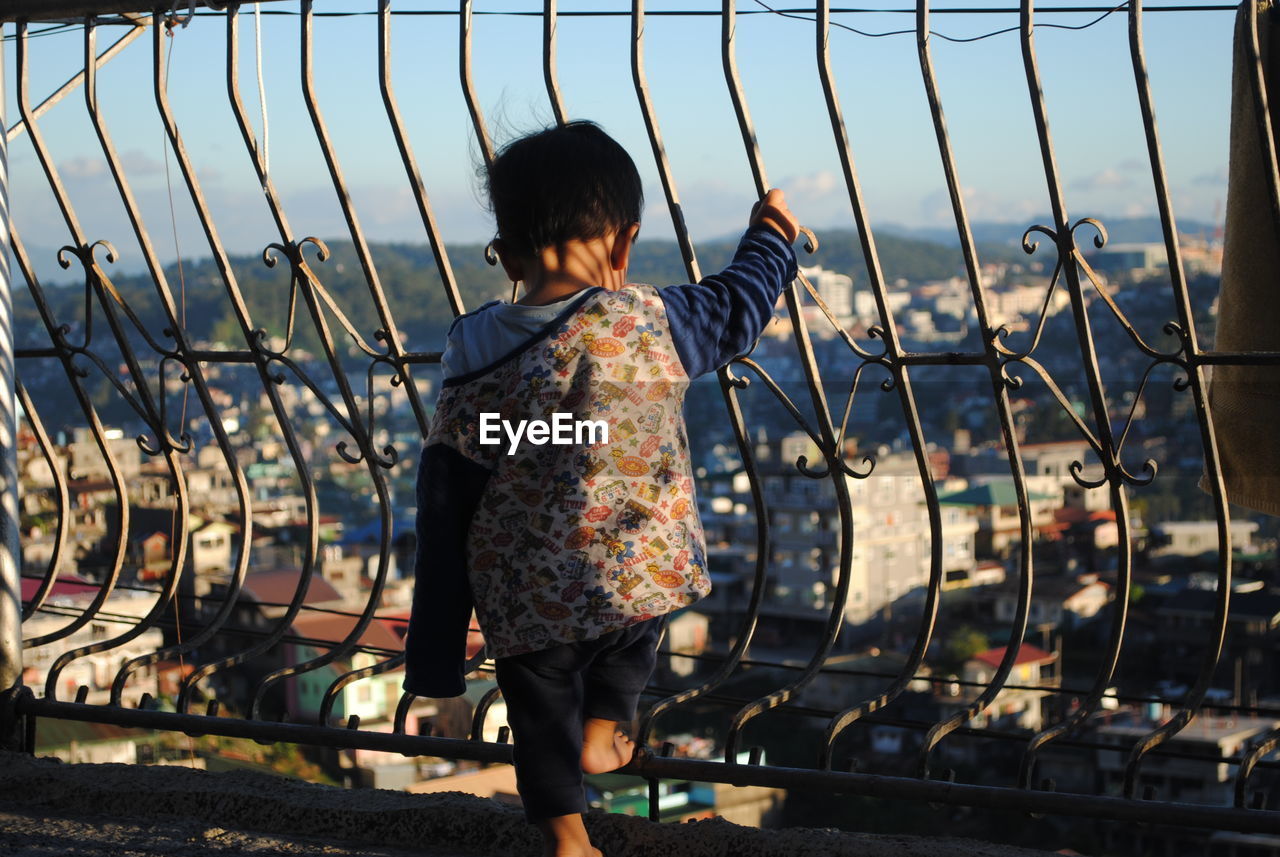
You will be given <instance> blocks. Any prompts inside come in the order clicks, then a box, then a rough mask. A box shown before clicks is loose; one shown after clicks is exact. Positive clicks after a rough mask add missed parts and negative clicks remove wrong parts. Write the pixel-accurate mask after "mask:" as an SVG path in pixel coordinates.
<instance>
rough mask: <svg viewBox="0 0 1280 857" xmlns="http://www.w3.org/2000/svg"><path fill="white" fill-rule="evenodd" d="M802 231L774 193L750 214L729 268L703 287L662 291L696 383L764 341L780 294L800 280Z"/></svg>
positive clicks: (675, 340) (675, 337)
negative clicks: (798, 253) (798, 244)
mask: <svg viewBox="0 0 1280 857" xmlns="http://www.w3.org/2000/svg"><path fill="white" fill-rule="evenodd" d="M798 232H799V226H798V224H797V222H796V219H795V216H794V215H792V213H791V212H790V211H789V210H788V209H787V204H786V200H785V199H784V198H783V194H782V191H780V190H776V189H775V190H771V191H769V194H768V196H766V197H765V199H764V200H762V201H761V202H758V203H756V205H755V207H754V208H753V209H752V210H751V225H750V226H749V227H748V229H747V232H746V234H745V235H743V236H742V241H741V242H739V244H738V250H737V252H736V253H734V256H733V261H732V262H730V263H729V266H728V267H727V268H725V269H724V270H723V271H721V272H720V273H718V274H712V275H710V276H708V277H703V279H702V282H700V283H694V284H691V285H681V286H668V287H667V288H665V289H660V290H659V292H658V294H660V295H661V296H662V301H663V304H664V305H665V306H666V310H667V322H668V324H669V325H670V326H671V337H672V342H673V344H674V345H675V349H676V352H677V353H678V354H679V355H680V361H681V363H683V364H684V369H685V372H687V373H688V375H689V378H690V379H691V380H692V379H693V378H696V377H698V376H699V375H704V374H706V373H707V372H714V371H715V370H716V369H719V368H720V367H721V366H723V365H725V364H726V363H728V362H729V361H730V360H732V359H733V358H734V357H737V356H738V355H739V354H742V353H743V352H745V351H746V350H747V349H749V348H750V347H751V345H752V343H754V342H755V341H756V339H757V338H759V336H760V334H761V332H762V331H763V330H764V328H765V325H767V324H768V323H769V320H770V319H771V318H773V305H774V304H775V303H776V302H777V300H778V295H779V294H781V293H782V290H783V288H785V287H786V285H787V283H790V282H791V281H792V280H794V279H795V277H796V254H795V251H794V250H793V249H792V248H791V242H792V241H795V240H796V236H797V234H798Z"/></svg>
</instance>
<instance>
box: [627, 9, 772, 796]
mask: <svg viewBox="0 0 1280 857" xmlns="http://www.w3.org/2000/svg"><path fill="white" fill-rule="evenodd" d="M644 18H645V9H644V0H632V5H631V75H632V82H633V83H634V85H635V90H636V100H637V102H638V103H639V105H640V111H641V114H642V115H643V117H644V122H645V130H646V132H647V134H648V136H649V145H650V148H651V149H652V150H653V157H654V162H655V164H656V166H657V169H658V175H659V177H660V179H661V181H662V191H663V194H664V196H665V197H666V200H667V210H668V212H669V213H670V215H671V223H672V227H673V228H674V230H675V234H676V241H677V243H678V244H679V246H680V255H681V257H682V258H683V260H684V265H685V272H686V274H687V276H688V277H689V280H690V281H691V282H698V281H699V280H701V279H702V273H701V270H700V267H699V265H698V257H697V253H696V252H695V250H694V247H693V241H692V240H691V239H690V236H689V229H688V226H687V225H686V224H685V221H684V213H683V211H682V209H681V208H680V200H679V196H678V194H677V191H676V183H675V177H674V175H673V174H672V171H671V163H670V161H669V160H668V159H667V153H666V148H665V147H664V146H663V144H662V135H661V131H660V130H659V128H658V117H657V114H656V112H655V110H654V107H653V99H652V98H651V97H650V94H649V83H648V80H647V78H646V76H645V71H644ZM716 380H717V382H718V383H719V385H720V392H721V396H722V398H723V399H724V403H725V409H726V412H727V413H728V416H729V422H730V425H731V426H732V428H733V436H734V442H735V443H736V445H737V448H738V455H739V457H740V458H741V460H742V463H743V467H744V468H745V470H746V473H747V480H748V484H749V485H750V490H751V500H752V505H753V507H754V508H755V510H756V560H755V569H754V572H753V575H752V580H751V595H750V598H749V600H748V603H747V606H746V611H745V613H744V615H743V620H742V624H741V626H740V627H739V628H738V633H737V635H736V638H735V641H734V644H733V646H732V648H731V649H730V651H729V654H728V657H726V658H725V660H724V662H723V663H721V664H720V666H719V667H718V668H717V669H716V671H715V672H714V673H713V674H712V675H711V676H709V677H708V678H707V679H706V680H705V681H703V682H702V683H701V684H699V685H698V686H697V687H693V688H689V689H686V690H683V691H680V692H678V693H674V694H670V695H668V696H666V697H665V698H663V699H659V700H658V701H656V702H655V703H654V704H653V705H651V706H649V709H648V711H646V712H645V713H644V714H643V715H642V717H641V719H640V727H639V730H638V733H637V739H636V743H637V744H639V745H640V746H642V747H643V746H647V744H648V742H649V741H650V739H651V737H652V733H653V729H654V727H655V724H656V723H657V719H658V718H659V717H660V716H661V715H662V714H664V713H666V712H667V711H670V710H671V709H673V708H675V707H676V706H678V705H683V704H686V703H688V702H691V701H692V700H694V699H697V698H699V697H702V696H705V695H707V694H709V693H711V692H712V691H714V690H715V689H716V688H718V687H720V686H721V685H722V684H724V682H725V681H726V680H727V679H728V678H729V676H730V675H732V674H733V672H734V670H736V669H737V668H738V664H739V662H740V661H741V659H742V657H743V655H744V654H746V651H747V648H748V647H749V646H750V645H751V639H752V637H753V635H754V634H755V629H756V625H757V623H758V621H759V618H760V608H761V606H762V605H763V603H764V596H765V570H766V566H767V563H768V560H769V544H770V542H769V515H768V508H767V506H766V504H765V499H764V491H763V489H762V487H761V484H760V474H759V470H758V468H757V466H756V463H755V452H754V450H753V448H752V442H751V439H750V437H749V436H748V433H747V428H746V422H745V419H744V417H743V414H742V406H741V404H740V403H739V401H738V389H739V388H740V387H742V386H743V383H742V381H741V379H737V378H735V377H734V376H733V374H732V373H731V372H730V371H729V369H728V367H722V368H720V369H718V370H717V371H716ZM649 809H650V813H651V814H653V813H656V812H657V806H656V803H651V805H650V808H649Z"/></svg>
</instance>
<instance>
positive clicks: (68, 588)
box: [22, 574, 98, 602]
mask: <svg viewBox="0 0 1280 857" xmlns="http://www.w3.org/2000/svg"><path fill="white" fill-rule="evenodd" d="M43 580H44V578H43V576H41V577H23V578H22V600H23V601H28V602H29V601H30V600H31V599H32V598H35V597H36V593H37V592H38V591H39V590H40V584H41V583H42V582H43ZM97 591H98V584H96V583H90V582H89V581H87V580H84V579H82V578H79V577H76V576H75V575H71V574H60V575H58V579H57V580H56V581H55V582H54V584H53V588H52V589H50V590H49V597H50V598H57V597H59V596H64V595H83V594H85V593H86V592H93V593H96V592H97Z"/></svg>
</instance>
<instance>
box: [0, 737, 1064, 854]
mask: <svg viewBox="0 0 1280 857" xmlns="http://www.w3.org/2000/svg"><path fill="white" fill-rule="evenodd" d="M6 808H7V809H9V810H12V811H14V812H15V813H16V814H19V815H21V816H23V817H25V818H27V819H31V818H33V817H35V816H38V815H39V814H40V813H41V812H42V811H43V812H44V813H47V815H48V816H49V818H50V819H51V823H52V821H54V820H56V819H62V820H67V819H76V818H78V817H82V816H88V817H106V818H110V819H118V820H121V821H131V820H132V821H136V820H139V819H145V818H153V819H159V820H163V821H164V822H166V823H168V824H172V823H173V822H174V821H175V820H180V819H185V820H190V821H195V822H198V823H200V824H201V825H210V826H216V827H217V828H218V829H219V830H220V831H224V832H225V830H226V829H230V830H238V831H255V832H259V833H263V832H265V833H272V834H278V835H280V836H281V837H285V838H288V837H294V836H301V837H315V838H319V839H322V840H324V841H325V842H326V843H327V844H328V845H329V846H333V845H340V844H343V843H348V844H351V845H353V846H368V845H381V846H391V847H394V848H411V849H413V850H414V851H415V853H417V854H419V855H437V857H442V855H464V854H465V855H476V857H480V855H483V857H525V855H528V854H536V853H538V852H539V850H540V848H539V844H538V841H537V835H536V833H535V832H534V830H533V828H531V827H529V826H528V825H527V824H525V822H524V817H523V814H522V813H521V812H520V811H519V810H516V809H512V808H510V807H506V806H502V805H501V804H498V803H495V802H494V801H491V800H486V799H483V798H477V797H474V796H472V795H463V794H458V793H446V794H433V795H411V794H406V793H403V792H392V791H382V790H376V789H367V790H357V791H350V790H345V789H339V788H334V787H331V786H319V785H313V784H310V783H304V782H299V781H296V780H285V779H280V778H277V777H272V776H269V775H265V774H259V773H250V772H234V773H219V774H213V773H209V772H207V771H199V770H189V769H186V768H177V767H140V766H136V765H69V764H64V763H61V762H58V761H56V760H51V759H35V758H31V757H28V756H24V755H20V754H16V753H0V814H3V813H4V811H5V810H6ZM72 827H73V828H74V829H72V828H68V836H69V837H73V838H77V841H78V840H79V838H82V837H84V836H85V835H86V834H85V829H86V827H85V826H84V825H80V826H78V827H77V826H74V825H73V826H72ZM159 827H163V825H160V826H159ZM587 827H588V829H589V830H590V832H591V838H592V840H593V841H594V842H595V844H596V845H597V847H599V848H600V849H601V850H602V851H603V852H604V853H605V855H606V857H643V855H654V854H661V855H663V857H729V855H732V857H770V855H787V857H1050V855H1049V853H1048V852H1045V851H1031V850H1027V849H1023V848H1013V847H1009V846H1004V845H993V844H989V843H983V842H976V841H972V840H964V839H926V838H922V837H913V836H879V835H871V834H851V833H842V832H839V831H834V830H757V829H755V828H750V827H740V826H738V825H735V824H731V823H730V822H728V821H725V820H724V819H712V820H708V821H695V822H689V823H687V824H680V825H657V824H652V823H650V822H649V821H647V820H645V819H640V818H634V817H630V816H622V815H606V814H604V813H591V814H590V815H588V817H587ZM209 844H211V843H206V844H205V845H204V846H201V844H200V843H199V842H192V843H184V845H187V846H188V847H183V848H175V849H173V850H170V849H164V853H166V855H167V857H184V855H191V857H196V855H208V854H212V853H218V852H217V849H216V848H210V847H208V845H209ZM356 852H358V853H361V854H363V853H365V851H364V850H361V849H358V848H355V847H353V848H351V852H350V853H352V854H354V853H356ZM66 853H75V854H80V853H91V852H87V851H86V852H82V851H72V850H70V849H68V851H67V852H66ZM92 853H97V852H92ZM103 853H111V852H110V851H104V852H103ZM118 853H122V852H118ZM157 853H159V852H157ZM253 853H259V852H257V851H254V852H253ZM279 853H294V852H292V851H281V852H279ZM323 853H335V854H338V853H343V852H342V851H341V850H339V851H332V850H330V849H329V848H326V849H324V850H323Z"/></svg>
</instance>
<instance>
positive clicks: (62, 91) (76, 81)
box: [0, 25, 146, 143]
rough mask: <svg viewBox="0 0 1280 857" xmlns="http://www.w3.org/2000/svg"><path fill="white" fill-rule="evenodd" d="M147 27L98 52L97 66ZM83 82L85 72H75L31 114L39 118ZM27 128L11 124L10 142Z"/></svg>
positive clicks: (128, 34) (0, 125) (138, 27)
mask: <svg viewBox="0 0 1280 857" xmlns="http://www.w3.org/2000/svg"><path fill="white" fill-rule="evenodd" d="M145 29H146V27H145V26H143V25H139V26H136V27H134V28H133V29H131V30H129V32H127V33H125V34H124V35H123V36H121V37H120V38H118V39H116V41H115V42H113V43H112V44H111V47H109V48H107V49H106V50H105V51H103V52H102V53H100V54H98V57H97V60H96V61H95V67H96V68H102V67H103V66H104V65H106V64H107V63H108V62H110V61H111V59H112V58H113V57H114V56H116V55H117V54H118V53H120V52H121V51H122V50H124V49H125V47H126V46H127V45H128V44H129V43H130V42H132V41H133V40H134V39H136V38H138V36H140V35H142V33H143V31H144V30H145ZM82 83H84V72H83V71H78V72H76V73H75V74H73V75H72V76H71V77H70V78H68V79H67V82H66V83H64V84H62V86H60V87H58V88H57V89H56V90H55V91H54V92H53V94H52V95H50V96H49V97H48V98H46V99H45V100H44V101H41V102H40V103H39V104H37V105H36V107H35V109H34V110H32V111H31V115H32V116H33V117H34V118H36V119H39V118H40V117H41V116H43V115H44V114H45V113H46V112H47V111H48V110H49V108H51V107H53V105H55V104H57V103H58V102H59V101H61V100H62V99H63V98H65V97H67V96H68V95H70V94H71V93H72V92H74V91H75V88H76V87H77V86H79V85H80V84H82ZM3 127H4V123H3V122H0V128H3ZM26 130H27V126H26V125H25V124H24V123H22V122H15V123H13V124H12V125H11V126H9V131H8V133H7V135H6V136H7V137H8V140H9V142H10V143H12V142H13V141H14V140H16V139H17V138H18V137H20V136H21V135H22V133H23V132H24V131H26Z"/></svg>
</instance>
